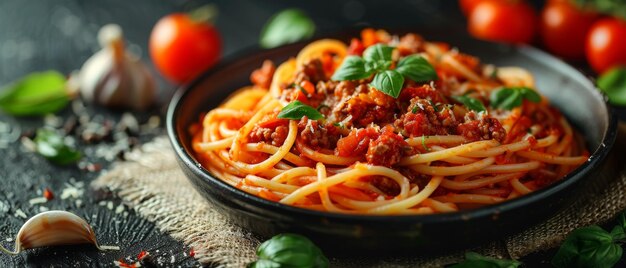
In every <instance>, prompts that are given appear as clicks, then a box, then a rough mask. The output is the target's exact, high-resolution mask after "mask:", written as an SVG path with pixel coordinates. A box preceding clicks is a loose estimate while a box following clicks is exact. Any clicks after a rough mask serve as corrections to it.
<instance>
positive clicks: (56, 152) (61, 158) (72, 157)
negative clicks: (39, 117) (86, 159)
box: [34, 128, 82, 165]
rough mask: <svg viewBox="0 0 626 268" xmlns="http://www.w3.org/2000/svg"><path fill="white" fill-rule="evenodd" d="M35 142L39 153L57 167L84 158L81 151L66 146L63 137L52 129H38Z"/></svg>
mask: <svg viewBox="0 0 626 268" xmlns="http://www.w3.org/2000/svg"><path fill="white" fill-rule="evenodd" d="M34 142H35V145H36V149H37V153H39V154H40V155H42V156H43V157H45V158H46V159H48V160H49V161H50V162H52V163H55V164H57V165H68V164H71V163H74V162H76V161H78V160H80V158H81V157H82V154H81V153H80V152H79V151H76V150H74V149H73V148H71V147H69V146H68V145H67V144H65V142H64V140H63V136H61V135H59V134H58V133H57V132H56V131H54V130H51V129H45V128H42V129H38V130H37V136H36V137H35V140H34Z"/></svg>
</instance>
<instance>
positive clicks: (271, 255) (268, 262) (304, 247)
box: [248, 234, 329, 268]
mask: <svg viewBox="0 0 626 268" xmlns="http://www.w3.org/2000/svg"><path fill="white" fill-rule="evenodd" d="M256 253H257V255H258V256H259V260H257V261H255V262H253V263H250V264H249V265H248V267H249V268H262V267H263V268H265V267H311V268H325V267H328V266H329V263H328V259H327V258H326V257H325V256H324V254H323V253H322V251H321V250H320V249H319V248H318V247H317V246H315V244H313V242H311V240H309V239H307V238H306V237H304V236H301V235H296V234H279V235H277V236H274V237H272V238H271V239H270V240H267V241H265V242H263V243H262V244H261V245H260V246H259V247H258V248H257V251H256Z"/></svg>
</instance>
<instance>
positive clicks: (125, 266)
mask: <svg viewBox="0 0 626 268" xmlns="http://www.w3.org/2000/svg"><path fill="white" fill-rule="evenodd" d="M116 264H117V266H118V267H122V268H137V264H136V263H133V264H128V263H126V262H125V261H124V260H123V259H119V260H117V263H116Z"/></svg>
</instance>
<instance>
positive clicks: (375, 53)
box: [363, 44, 393, 62]
mask: <svg viewBox="0 0 626 268" xmlns="http://www.w3.org/2000/svg"><path fill="white" fill-rule="evenodd" d="M392 52H393V47H390V46H388V45H383V44H375V45H372V46H370V47H368V48H367V49H365V51H363V59H365V60H366V61H374V62H379V61H382V62H385V61H391V53H392Z"/></svg>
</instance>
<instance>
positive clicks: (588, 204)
mask: <svg viewBox="0 0 626 268" xmlns="http://www.w3.org/2000/svg"><path fill="white" fill-rule="evenodd" d="M625 158H626V124H620V126H619V135H618V139H617V142H616V144H615V147H614V149H613V151H612V153H611V154H610V155H609V157H608V158H607V159H606V161H605V163H604V164H603V166H602V167H601V168H600V169H599V170H597V171H596V172H595V173H593V174H591V176H592V178H591V180H593V181H594V183H591V185H590V186H588V187H586V188H585V190H584V192H583V194H582V195H581V196H580V198H579V199H578V201H576V202H575V203H574V204H572V205H571V206H570V207H568V208H567V209H565V210H563V211H561V212H560V213H558V214H556V215H554V217H552V218H550V219H548V220H547V221H545V222H543V223H541V224H539V225H536V226H532V227H530V228H528V229H527V230H523V231H522V232H521V233H518V234H516V235H512V236H510V237H506V238H503V239H501V240H499V241H494V242H492V243H490V244H488V245H483V246H481V247H479V248H475V249H471V250H474V251H478V252H480V253H482V254H486V255H491V256H495V257H505V258H514V259H515V258H520V257H522V256H525V255H527V254H530V253H532V252H535V251H539V250H546V249H550V248H552V247H555V246H558V245H559V244H560V242H561V241H562V240H563V239H564V238H565V236H566V235H567V234H568V233H569V232H570V231H572V230H573V229H575V228H578V227H581V226H585V225H589V224H594V223H602V222H605V221H607V220H609V219H611V218H612V217H613V216H614V215H615V214H616V213H618V212H620V211H622V210H624V208H626V165H624V159H625ZM127 159H128V160H127V161H125V162H122V163H118V164H117V165H115V166H114V168H113V169H112V170H111V171H109V172H107V173H105V174H104V175H102V176H101V177H99V178H98V179H97V180H95V181H94V182H93V183H92V187H94V188H96V189H107V190H110V191H112V192H113V193H115V194H116V195H117V196H118V197H119V198H121V199H122V201H123V202H124V203H125V204H126V205H128V206H129V207H131V208H133V209H134V210H135V211H136V212H137V213H138V214H139V215H140V216H141V217H144V218H146V219H147V220H149V221H152V222H154V223H155V224H156V226H157V227H158V228H159V229H160V230H161V231H163V232H164V233H167V234H169V235H171V236H172V237H173V238H174V239H178V240H180V241H182V242H183V243H185V244H186V245H188V246H190V247H192V248H193V249H194V251H195V258H196V259H197V260H198V261H199V262H200V263H202V264H204V265H208V266H219V267H244V266H245V265H246V264H247V263H249V262H251V261H252V260H254V259H255V258H256V256H255V249H256V247H257V246H258V244H259V243H260V241H259V240H258V239H257V238H256V237H255V236H254V235H252V234H251V233H250V232H248V231H247V230H244V229H242V228H240V227H238V226H236V225H235V224H233V223H231V222H229V221H227V220H226V219H225V218H224V217H223V216H222V215H220V214H219V213H218V212H216V211H214V210H213V208H212V207H211V205H209V204H208V203H207V202H206V201H205V200H204V198H203V197H202V196H200V194H198V193H197V192H195V190H194V189H193V187H192V186H191V184H190V183H189V182H188V181H187V179H186V178H185V176H184V175H183V173H182V172H181V171H180V169H179V167H178V164H177V163H176V159H175V155H174V152H173V150H172V148H171V147H170V144H169V142H168V140H167V138H166V137H158V138H156V139H155V140H154V141H152V142H150V143H148V144H145V145H144V146H143V147H142V149H141V150H138V151H136V152H133V153H130V154H129V155H127ZM462 257H463V252H461V251H459V252H453V253H449V254H446V255H442V256H432V257H427V258H424V257H421V258H402V259H398V258H376V259H358V260H356V259H331V265H332V266H333V267H363V266H367V267H404V266H411V267H416V266H419V267H440V266H443V265H445V264H450V263H455V262H457V261H459V260H461V259H462Z"/></svg>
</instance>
